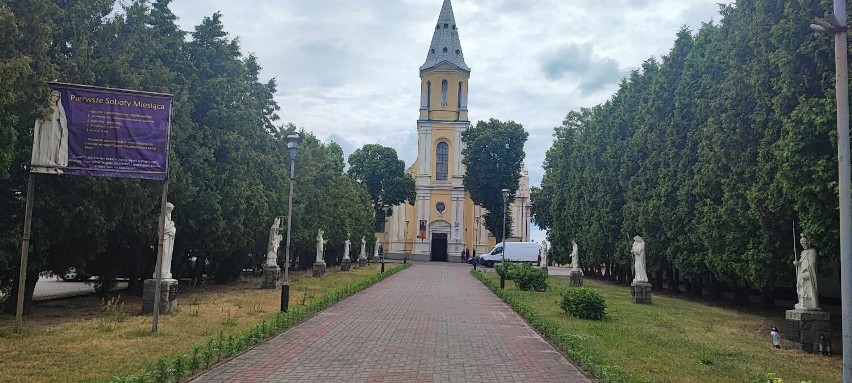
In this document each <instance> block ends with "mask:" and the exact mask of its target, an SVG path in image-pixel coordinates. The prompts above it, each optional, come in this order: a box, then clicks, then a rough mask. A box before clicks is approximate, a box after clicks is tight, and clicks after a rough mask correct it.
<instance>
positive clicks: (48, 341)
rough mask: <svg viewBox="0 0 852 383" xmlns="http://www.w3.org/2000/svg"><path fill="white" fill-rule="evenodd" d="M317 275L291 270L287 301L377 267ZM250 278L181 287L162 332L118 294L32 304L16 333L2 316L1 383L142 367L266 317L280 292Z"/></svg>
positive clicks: (93, 376)
mask: <svg viewBox="0 0 852 383" xmlns="http://www.w3.org/2000/svg"><path fill="white" fill-rule="evenodd" d="M328 270H329V271H328V272H327V273H326V274H325V275H324V276H323V277H322V278H312V277H311V275H310V273H311V272H310V271H307V272H297V273H293V274H292V275H291V283H290V307H291V308H293V307H296V306H299V305H302V304H305V303H308V302H310V301H311V300H312V299H314V298H319V297H321V296H322V295H323V294H324V293H326V292H328V291H331V290H335V289H338V288H341V287H344V286H346V285H349V284H352V283H355V282H358V281H360V280H362V279H364V278H366V277H368V276H371V275H375V274H378V272H379V265H370V266H369V267H368V268H366V269H360V268H353V269H352V271H350V272H345V273H344V272H339V271H336V270H333V268H332V267H329V268H328ZM259 286H260V280H259V279H256V278H248V279H246V280H244V281H240V282H235V283H233V284H231V285H226V286H217V285H208V286H201V287H194V286H183V285H182V286H180V292H179V294H178V305H179V311H178V312H176V313H172V314H168V315H161V316H160V321H159V333H158V334H156V335H152V334H151V317H150V316H147V315H146V316H142V315H141V311H142V299H141V298H139V297H125V296H121V297H120V299H116V300H114V301H112V302H111V303H114V304H105V303H104V302H102V301H99V300H98V299H97V298H94V297H86V298H75V299H70V300H64V301H57V302H46V303H41V304H36V305H35V306H34V308H33V312H34V313H33V315H31V316H28V317H25V318H24V332H23V334H21V335H16V334H14V333H13V332H12V329H13V328H14V316H3V317H0V355H2V356H3V357H2V358H0V382H93V381H108V380H109V379H111V378H112V377H113V376H116V375H128V374H136V373H141V372H143V371H144V370H145V368H146V367H147V366H148V365H150V364H152V363H153V362H154V361H156V360H157V359H158V358H159V357H161V356H164V355H172V354H175V353H178V352H187V351H188V350H189V349H190V347H192V346H193V345H202V344H203V343H204V342H205V340H206V339H207V338H208V337H209V336H211V335H218V334H219V333H220V332H224V333H225V334H230V333H236V332H239V331H243V330H247V329H249V328H251V327H252V326H254V325H255V324H257V323H260V322H261V321H263V320H271V319H272V318H273V317H274V316H275V314H276V313H277V312H278V310H279V305H280V299H281V290H280V289H274V290H261V289H259V288H258V287H259Z"/></svg>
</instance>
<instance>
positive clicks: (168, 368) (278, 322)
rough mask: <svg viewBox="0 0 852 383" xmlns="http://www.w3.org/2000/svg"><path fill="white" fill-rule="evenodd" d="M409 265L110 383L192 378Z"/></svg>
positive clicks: (166, 382)
mask: <svg viewBox="0 0 852 383" xmlns="http://www.w3.org/2000/svg"><path fill="white" fill-rule="evenodd" d="M410 266H411V264H410V263H406V264H398V265H395V266H392V267H390V268H388V269H387V270H385V272H384V273H381V274H375V275H371V276H369V277H367V278H364V279H363V280H361V281H359V282H357V283H353V284H351V285H348V286H345V287H342V288H340V289H337V290H336V291H330V292H328V293H326V294H325V295H323V296H322V297H321V298H319V299H315V300H313V301H311V302H309V303H308V304H307V305H304V306H298V307H295V308H291V309H290V310H289V311H287V312H279V313H278V314H276V315H275V318H273V319H272V321H269V322H267V321H263V322H261V323H259V324H257V325H255V326H254V327H253V328H251V329H249V330H246V331H244V332H241V333H238V334H229V335H225V334H224V333H222V332H220V333H219V336H218V337H210V338H208V339H207V343H205V344H204V345H196V346H193V347H192V348H191V349H190V351H189V352H188V353H185V354H178V355H173V356H167V357H162V358H160V359H159V360H157V362H156V363H154V364H153V365H152V366H151V367H149V368H148V371H145V372H144V373H143V374H141V375H130V376H116V377H113V378H112V381H111V382H112V383H171V382H181V381H182V379H183V378H186V377H190V376H194V375H196V374H198V373H200V372H202V371H204V370H207V369H209V368H210V367H211V366H213V365H215V364H216V363H219V362H221V361H223V360H225V359H228V358H230V357H233V356H235V355H237V354H240V353H242V352H243V351H245V350H246V349H248V348H249V347H251V346H254V345H256V344H258V343H261V342H263V341H264V340H266V339H269V338H271V337H273V336H276V335H278V334H279V333H281V332H283V331H285V330H287V329H288V328H290V327H292V326H295V325H297V324H299V323H301V322H302V321H304V320H306V319H308V318H310V317H311V316H313V315H314V314H316V313H317V312H320V311H322V310H323V309H325V308H326V307H328V306H330V305H333V304H335V303H337V302H340V301H341V300H343V299H346V298H348V297H349V296H351V295H353V294H355V293H357V292H359V291H361V290H364V289H366V288H367V287H370V286H372V285H374V284H376V283H377V282H379V281H381V280H383V279H385V278H387V277H389V276H391V275H393V274H396V273H397V272H399V271H402V270H404V269H406V268H408V267H410Z"/></svg>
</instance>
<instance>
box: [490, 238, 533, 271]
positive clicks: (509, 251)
mask: <svg viewBox="0 0 852 383" xmlns="http://www.w3.org/2000/svg"><path fill="white" fill-rule="evenodd" d="M503 251H505V252H506V260H507V261H510V262H527V263H532V264H535V265H536V266H538V265H539V264H540V262H541V246H540V245H539V244H538V243H536V242H506V243H505V244H504V243H503V242H501V243H498V244H497V246H494V248H493V249H492V250H491V251H490V252H488V253H487V254H483V255H480V256H479V257H478V261H479V264H481V265H485V267H494V264H495V263H500V262H502V261H503Z"/></svg>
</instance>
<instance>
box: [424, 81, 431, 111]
mask: <svg viewBox="0 0 852 383" xmlns="http://www.w3.org/2000/svg"><path fill="white" fill-rule="evenodd" d="M425 106H426V107H427V108H428V107H430V106H432V81H426V105H425Z"/></svg>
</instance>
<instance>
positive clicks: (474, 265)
mask: <svg viewBox="0 0 852 383" xmlns="http://www.w3.org/2000/svg"><path fill="white" fill-rule="evenodd" d="M477 263H478V262H476V260H475V259H474V260H473V269H474V270H476V264H477Z"/></svg>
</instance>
